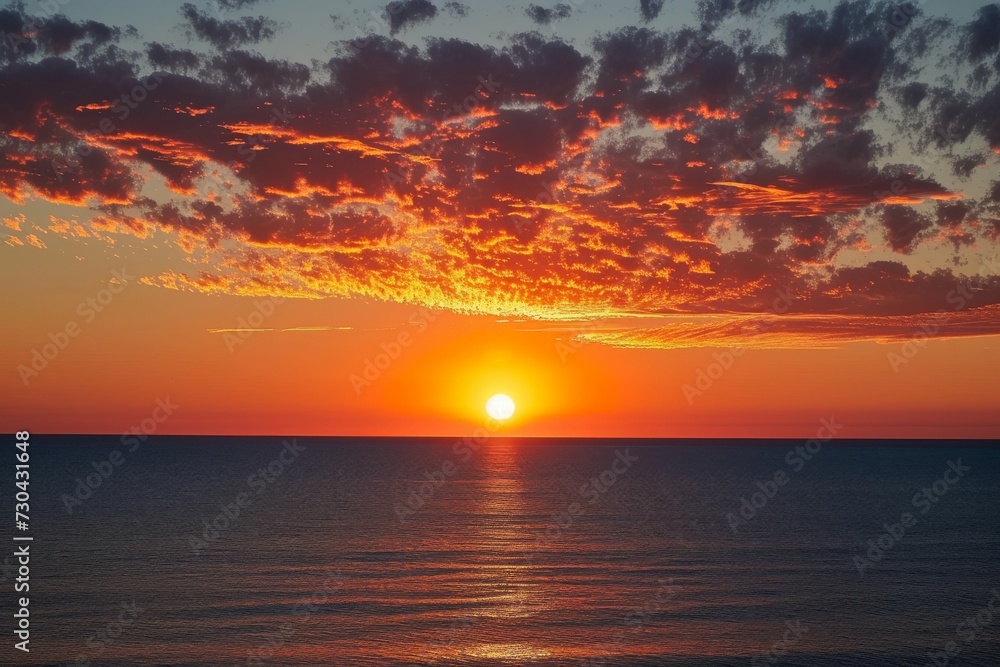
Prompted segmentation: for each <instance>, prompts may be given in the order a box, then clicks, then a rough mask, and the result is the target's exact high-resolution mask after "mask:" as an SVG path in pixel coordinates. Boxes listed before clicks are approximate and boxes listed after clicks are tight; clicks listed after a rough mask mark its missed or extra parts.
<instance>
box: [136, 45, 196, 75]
mask: <svg viewBox="0 0 1000 667" xmlns="http://www.w3.org/2000/svg"><path fill="white" fill-rule="evenodd" d="M146 56H147V57H148V58H149V62H150V63H151V64H152V65H153V67H155V68H157V69H166V70H183V71H190V70H194V69H197V68H198V65H199V64H200V62H201V57H200V56H199V55H198V54H197V53H195V52H194V51H189V50H186V49H175V48H173V47H172V46H167V45H165V44H160V43H158V42H152V43H150V44H149V46H147V47H146Z"/></svg>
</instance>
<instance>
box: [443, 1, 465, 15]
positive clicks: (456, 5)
mask: <svg viewBox="0 0 1000 667" xmlns="http://www.w3.org/2000/svg"><path fill="white" fill-rule="evenodd" d="M444 10H445V11H446V12H448V13H449V14H451V15H452V16H461V17H463V18H464V17H466V16H468V15H469V6H468V5H466V4H464V3H461V2H454V0H453V1H452V2H446V3H444Z"/></svg>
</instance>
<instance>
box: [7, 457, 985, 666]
mask: <svg viewBox="0 0 1000 667" xmlns="http://www.w3.org/2000/svg"><path fill="white" fill-rule="evenodd" d="M455 443H456V441H455V440H454V439H449V440H441V441H439V442H426V441H425V442H391V441H385V442H380V443H377V444H373V443H371V442H366V443H357V442H355V443H352V442H350V441H342V440H339V441H334V440H323V439H303V438H300V439H298V440H297V442H296V444H295V446H286V445H283V444H282V440H281V439H280V438H263V439H261V438H254V439H249V440H236V439H219V438H159V439H155V440H151V441H149V442H147V443H142V444H141V445H140V446H139V447H138V448H136V449H135V451H130V450H131V449H132V447H131V445H132V444H134V443H129V445H123V444H122V443H121V442H119V441H118V440H117V439H116V438H97V439H93V438H75V437H60V438H47V439H42V438H37V439H36V440H35V445H34V447H33V452H32V456H33V458H32V495H33V498H32V522H33V531H32V532H33V534H34V535H35V541H34V542H33V544H32V547H31V549H32V560H31V567H32V572H31V577H32V579H31V599H32V611H31V613H32V628H33V633H32V642H31V645H32V647H33V648H32V652H31V654H30V656H23V657H22V656H15V657H16V658H18V659H17V660H16V663H15V664H23V665H106V666H109V667H116V666H124V665H185V666H195V665H197V666H211V667H219V666H227V665H380V666H395V665H469V666H472V665H584V664H590V665H609V666H626V665H628V666H638V665H678V666H681V665H683V666H686V667H696V666H703V665H704V666H707V665H771V664H780V665H803V666H805V665H809V666H819V667H824V666H831V665H915V666H919V665H925V664H934V663H933V662H932V658H931V655H932V654H934V653H935V652H940V651H943V650H944V649H945V646H946V645H947V644H948V642H955V644H954V646H953V647H952V649H953V650H954V649H955V648H957V649H960V652H959V653H958V654H957V655H956V656H954V657H951V658H949V659H948V661H947V663H945V662H941V661H942V660H944V658H943V657H942V656H943V655H944V654H943V653H941V654H938V655H937V659H938V661H939V662H938V664H950V665H967V666H974V665H982V666H986V665H1000V594H997V593H994V592H993V591H994V590H996V591H1000V571H998V564H1000V513H998V510H1000V493H998V489H1000V449H991V448H988V447H965V448H950V447H926V446H925V447H918V448H901V447H880V448H863V447H844V446H842V445H834V444H829V445H826V446H824V447H823V448H822V449H821V450H820V451H818V452H816V453H814V454H809V452H808V451H805V452H804V453H802V452H796V451H795V449H794V448H795V447H796V446H800V447H801V446H802V444H803V443H802V441H780V442H774V443H771V444H770V445H769V446H745V445H741V446H716V445H713V446H709V445H704V444H702V445H696V446H637V445H636V444H634V443H627V442H614V441H608V442H606V443H604V444H602V445H600V446H597V445H592V444H588V445H580V444H577V445H574V444H561V445H541V444H537V443H534V444H533V443H531V442H525V441H515V440H510V439H494V440H492V441H490V442H487V443H486V444H485V445H483V446H482V447H480V448H478V450H473V448H472V447H468V446H467V445H465V444H462V445H459V446H458V447H457V448H456V447H455ZM473 444H474V443H473ZM113 450H117V451H118V454H117V455H113V454H112V451H113ZM806 456H808V457H809V458H808V459H807V458H806ZM109 466H110V467H109ZM108 473H110V474H108ZM4 474H5V475H9V474H10V473H4ZM88 475H89V476H90V479H89V481H90V482H91V483H93V484H91V486H96V484H97V483H98V482H99V486H96V488H90V486H88ZM428 480H432V481H428ZM758 482H759V483H760V484H758ZM81 484H82V486H81ZM924 488H927V489H928V492H927V495H924V496H922V497H921V496H918V497H916V498H915V495H917V494H920V493H921V491H922V489H924ZM755 494H756V495H755ZM743 499H745V500H746V503H742V500H743ZM3 502H9V499H4V501H3ZM70 511H72V513H70ZM741 511H742V514H741ZM904 513H906V514H908V515H909V516H910V519H909V520H907V519H906V516H905V515H904ZM730 515H731V516H730ZM734 527H735V528H734ZM893 533H895V535H893ZM869 540H872V541H873V542H872V543H871V544H869ZM8 562H9V561H8ZM862 571H863V574H862ZM3 574H4V578H6V579H7V582H6V583H5V584H4V588H5V589H7V588H8V587H9V585H10V578H11V573H10V571H9V569H5V570H4V573H3ZM10 598H11V596H10V595H7V596H4V598H3V603H4V604H5V605H9V604H10ZM991 605H993V606H995V610H996V615H995V617H994V613H993V612H992V611H990V606H991ZM7 613H9V607H5V614H7ZM987 616H989V620H988V621H987ZM7 618H8V619H9V618H10V616H9V615H8V616H7ZM4 655H10V652H9V649H5V652H4ZM5 660H6V658H5ZM4 664H11V663H7V662H5V663H4Z"/></svg>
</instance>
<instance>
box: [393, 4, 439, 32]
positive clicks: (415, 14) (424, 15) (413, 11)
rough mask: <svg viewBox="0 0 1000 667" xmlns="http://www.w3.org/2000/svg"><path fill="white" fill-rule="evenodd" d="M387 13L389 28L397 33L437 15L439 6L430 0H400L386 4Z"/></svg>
mask: <svg viewBox="0 0 1000 667" xmlns="http://www.w3.org/2000/svg"><path fill="white" fill-rule="evenodd" d="M385 14H386V16H387V17H388V19H389V30H390V32H391V34H393V35H395V34H396V33H398V32H399V31H401V30H405V29H406V28H409V27H410V26H414V25H416V24H418V23H423V22H424V21H430V20H431V19H433V18H434V17H435V16H437V7H435V6H434V4H433V3H432V2H430V1H429V0H399V1H398V2H390V3H389V4H388V5H386V8H385Z"/></svg>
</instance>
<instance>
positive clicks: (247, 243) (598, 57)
mask: <svg viewBox="0 0 1000 667" xmlns="http://www.w3.org/2000/svg"><path fill="white" fill-rule="evenodd" d="M0 36H3V39H2V41H0V90H2V91H3V94H2V96H0V240H2V241H3V243H2V244H0V279H2V282H3V284H4V289H3V291H2V295H0V298H2V301H0V307H2V309H3V310H2V312H3V315H4V317H3V321H2V323H0V335H2V340H3V345H2V348H0V368H2V369H3V372H2V374H0V390H2V393H3V402H2V406H0V425H2V427H3V428H4V429H6V430H11V431H15V430H25V429H27V430H33V431H38V432H51V433H108V434H118V433H127V432H131V431H133V430H138V431H139V432H141V433H154V432H155V433H158V434H302V435H307V434H316V435H454V434H465V433H471V432H473V431H474V430H475V429H486V430H487V431H489V432H490V433H502V434H504V435H512V436H567V437H576V436H595V437H605V436H607V437H611V436H641V437H796V438H797V437H803V438H808V437H812V436H814V435H815V434H816V432H817V429H819V428H820V427H821V425H822V421H821V420H830V419H834V420H836V421H837V422H838V423H841V424H843V425H844V428H843V430H842V431H841V433H842V436H843V437H854V438H875V437H899V438H915V437H956V438H973V437H988V438H991V437H998V436H1000V420H998V417H997V414H998V407H1000V389H998V383H997V382H996V378H997V377H998V372H1000V355H998V354H997V345H998V339H997V337H996V336H997V335H998V334H1000V317H998V316H1000V252H998V250H1000V248H998V236H1000V168H998V161H1000V113H998V112H997V109H998V108H1000V5H997V4H981V3H977V2H963V3H954V2H933V1H931V0H927V1H925V2H905V3H901V4H900V3H893V2H877V3H870V2H813V3H810V2H800V1H784V2H783V1H778V0H742V1H740V2H736V1H735V0H732V1H730V0H701V1H698V2H681V1H679V0H677V1H673V2H671V1H670V0H666V1H665V2H664V1H662V0H636V1H634V2H633V1H631V0H629V1H625V2H615V3H610V2H596V1H594V0H570V1H568V2H564V3H541V4H535V3H518V2H514V3H509V4H499V3H487V2H432V1H430V0H403V1H402V2H396V3H390V4H386V3H384V2H338V3H330V2H306V1H300V2H295V1H289V2H281V3H279V2H276V1H267V0H210V1H209V0H204V1H201V2H191V3H182V2H170V1H163V2H158V3H153V4H136V3H129V2H124V1H121V2H118V1H115V2H112V1H106V2H97V1H90V2H81V1H79V0H48V1H47V2H34V1H32V2H23V3H12V4H7V5H6V6H4V7H3V8H2V9H0ZM496 393H506V394H508V395H510V396H511V397H512V398H513V399H514V401H515V403H516V405H517V410H516V412H515V415H514V417H513V418H512V419H511V420H510V421H509V422H506V423H504V424H502V425H499V424H496V423H495V422H491V421H489V420H487V419H486V415H485V412H484V408H483V406H484V404H485V402H486V400H487V399H488V398H489V397H490V396H492V395H493V394H496Z"/></svg>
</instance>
